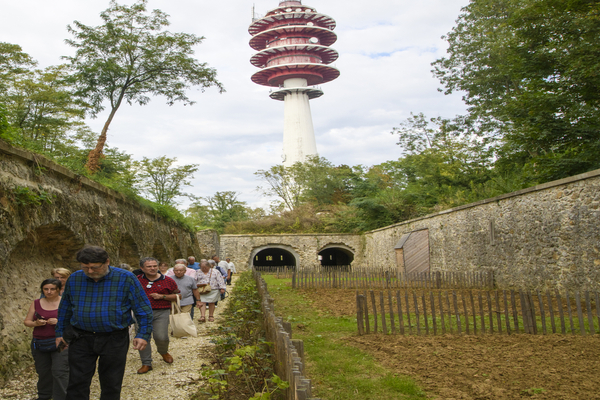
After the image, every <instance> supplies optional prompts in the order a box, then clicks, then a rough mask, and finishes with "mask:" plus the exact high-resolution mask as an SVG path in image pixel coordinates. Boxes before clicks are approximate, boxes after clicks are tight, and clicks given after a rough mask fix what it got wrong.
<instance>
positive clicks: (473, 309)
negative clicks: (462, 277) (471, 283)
mask: <svg viewBox="0 0 600 400" xmlns="http://www.w3.org/2000/svg"><path fill="white" fill-rule="evenodd" d="M469 299H470V300H471V312H472V313H473V335H477V309H476V308H475V301H474V300H473V291H472V290H469ZM465 318H469V317H468V316H465Z"/></svg>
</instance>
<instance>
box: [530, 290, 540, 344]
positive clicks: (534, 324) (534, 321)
mask: <svg viewBox="0 0 600 400" xmlns="http://www.w3.org/2000/svg"><path fill="white" fill-rule="evenodd" d="M527 305H528V306H529V310H530V315H531V326H532V328H533V334H534V335H537V333H538V332H537V318H536V317H535V302H534V301H533V296H532V295H531V292H530V291H529V290H528V291H527Z"/></svg>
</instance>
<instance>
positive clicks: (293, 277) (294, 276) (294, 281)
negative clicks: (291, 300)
mask: <svg viewBox="0 0 600 400" xmlns="http://www.w3.org/2000/svg"><path fill="white" fill-rule="evenodd" d="M292 289H296V271H293V272H292Z"/></svg>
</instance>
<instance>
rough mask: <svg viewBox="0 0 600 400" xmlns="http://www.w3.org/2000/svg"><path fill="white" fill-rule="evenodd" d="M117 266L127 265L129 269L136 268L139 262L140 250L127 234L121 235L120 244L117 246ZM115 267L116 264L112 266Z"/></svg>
mask: <svg viewBox="0 0 600 400" xmlns="http://www.w3.org/2000/svg"><path fill="white" fill-rule="evenodd" d="M115 261H118V263H119V264H129V266H130V267H131V269H136V268H138V265H139V262H140V250H139V248H138V245H137V243H136V242H135V240H133V237H132V236H131V235H130V234H129V233H125V234H123V236H122V237H121V243H120V244H119V259H118V260H115ZM113 265H115V266H118V265H116V262H115V263H114V264H113Z"/></svg>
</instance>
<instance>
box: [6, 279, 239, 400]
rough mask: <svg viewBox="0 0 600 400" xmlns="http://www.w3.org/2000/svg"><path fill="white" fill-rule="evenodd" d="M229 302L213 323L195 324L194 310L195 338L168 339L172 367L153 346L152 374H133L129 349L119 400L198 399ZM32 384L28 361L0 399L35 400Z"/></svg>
mask: <svg viewBox="0 0 600 400" xmlns="http://www.w3.org/2000/svg"><path fill="white" fill-rule="evenodd" d="M233 279H234V280H233V283H234V284H235V282H236V280H237V277H236V276H234V278H233ZM232 287H234V286H229V287H228V288H227V290H228V291H229V292H231V291H232V290H235V289H232ZM230 298H231V297H227V298H226V299H225V300H224V301H220V302H219V304H218V306H217V308H216V309H215V314H214V315H215V321H216V322H206V323H199V322H198V318H199V315H200V312H199V311H198V309H196V311H195V315H194V319H195V321H194V323H195V324H196V328H197V330H198V337H196V338H194V337H187V338H174V337H172V336H171V341H170V344H169V354H171V355H172V356H173V359H174V362H173V364H167V363H165V362H164V361H163V360H162V357H161V356H160V354H158V353H157V352H156V347H155V346H154V343H153V344H152V349H153V353H152V359H153V361H154V362H153V364H152V366H153V370H152V371H150V372H148V373H146V374H144V375H138V374H137V370H138V368H140V366H141V365H142V364H141V362H140V356H139V352H138V351H135V350H132V349H131V347H130V348H129V354H128V356H127V367H126V369H125V376H124V379H123V388H122V391H121V399H122V400H139V399H147V400H150V399H161V400H191V399H196V398H198V397H196V394H197V392H198V391H199V390H200V387H201V386H202V385H203V384H204V380H203V379H201V372H202V369H203V368H204V367H205V366H206V365H211V360H212V355H211V353H212V351H213V348H214V345H213V343H212V342H211V337H210V331H212V330H213V329H214V328H216V327H218V326H219V325H220V323H221V321H222V320H223V318H222V316H223V314H224V313H225V310H227V309H228V305H227V303H228V302H229V301H230ZM36 383H37V374H36V373H35V369H34V368H33V360H32V361H31V367H30V368H27V369H26V370H25V371H23V373H21V374H19V375H17V376H15V378H14V379H13V380H11V381H9V382H8V383H7V384H6V385H5V386H4V387H3V388H0V399H3V400H4V399H6V400H32V399H37V390H36ZM99 397H100V384H99V382H98V375H97V374H96V375H95V376H94V379H93V381H92V387H91V394H90V398H91V399H97V398H99Z"/></svg>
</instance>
